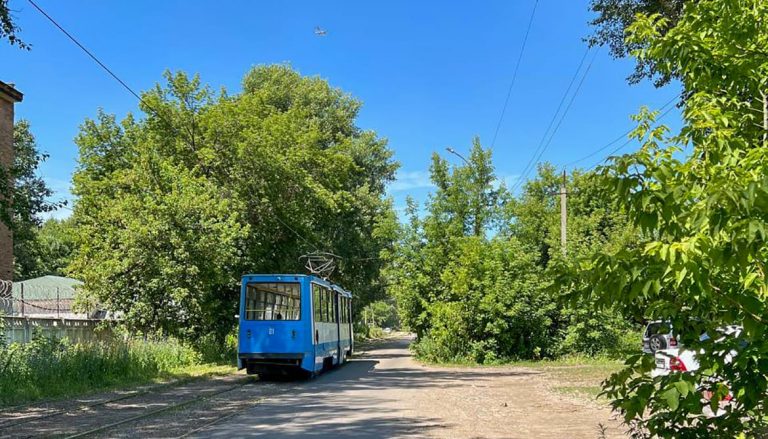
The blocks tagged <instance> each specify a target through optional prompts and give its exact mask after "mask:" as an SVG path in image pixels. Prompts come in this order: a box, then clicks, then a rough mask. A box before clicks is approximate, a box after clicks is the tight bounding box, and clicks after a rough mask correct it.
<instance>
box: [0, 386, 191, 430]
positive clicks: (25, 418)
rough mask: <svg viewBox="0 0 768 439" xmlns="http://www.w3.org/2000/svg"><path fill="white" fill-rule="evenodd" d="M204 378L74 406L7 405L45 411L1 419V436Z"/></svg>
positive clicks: (12, 409) (16, 409) (52, 402)
mask: <svg viewBox="0 0 768 439" xmlns="http://www.w3.org/2000/svg"><path fill="white" fill-rule="evenodd" d="M203 379H205V378H203V377H193V378H182V379H176V380H172V381H169V382H165V383H161V384H155V385H148V386H142V387H139V388H138V389H137V390H132V391H126V392H124V393H122V394H120V395H119V396H117V397H114V398H107V399H102V400H97V401H95V402H90V403H78V404H76V406H75V407H74V408H73V407H71V406H67V407H62V408H49V407H46V406H44V405H47V404H50V405H62V404H66V403H67V401H66V400H48V401H39V402H32V403H28V404H20V405H16V406H10V407H5V408H4V411H5V412H6V413H14V412H15V413H23V411H25V410H34V409H36V408H37V409H39V410H43V412H41V413H32V414H30V415H25V414H21V415H18V416H16V417H10V418H7V419H0V438H1V437H4V436H3V435H2V433H3V430H5V429H8V428H10V427H16V426H21V425H24V424H26V423H28V422H33V421H37V420H42V419H50V418H54V417H57V416H61V415H64V414H68V413H74V412H77V411H83V410H89V409H92V408H96V407H99V406H103V405H107V404H111V403H115V402H120V401H123V400H127V399H131V398H137V397H140V396H144V395H148V394H151V393H153V392H162V391H164V390H166V389H173V388H174V387H178V386H182V385H185V384H188V383H193V382H196V381H201V380H203ZM11 416H12V415H11Z"/></svg>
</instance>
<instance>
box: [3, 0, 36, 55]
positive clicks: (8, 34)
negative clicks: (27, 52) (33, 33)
mask: <svg viewBox="0 0 768 439" xmlns="http://www.w3.org/2000/svg"><path fill="white" fill-rule="evenodd" d="M19 31H20V29H19V27H18V26H17V25H16V23H15V21H14V17H13V10H12V9H11V8H10V7H9V6H8V0H0V39H7V40H8V42H9V43H10V44H11V46H13V45H16V46H19V47H20V48H22V49H29V48H30V46H29V44H27V43H25V42H24V41H22V40H21V38H19Z"/></svg>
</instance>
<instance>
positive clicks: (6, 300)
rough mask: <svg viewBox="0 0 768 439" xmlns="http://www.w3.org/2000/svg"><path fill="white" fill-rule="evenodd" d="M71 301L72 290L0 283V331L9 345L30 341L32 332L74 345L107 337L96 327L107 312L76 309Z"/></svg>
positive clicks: (72, 296)
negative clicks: (66, 340) (66, 339)
mask: <svg viewBox="0 0 768 439" xmlns="http://www.w3.org/2000/svg"><path fill="white" fill-rule="evenodd" d="M74 301H75V299H74V294H73V292H72V290H71V289H69V290H67V289H65V288H60V287H49V286H44V285H25V284H24V283H21V282H20V283H18V284H16V285H14V284H12V283H11V282H9V281H3V280H0V319H2V322H0V331H2V332H3V333H4V336H5V340H6V342H9V343H13V342H19V343H26V342H29V341H30V340H31V339H32V337H33V335H34V334H35V333H41V334H42V335H44V336H55V337H58V338H65V337H66V338H69V339H70V340H71V341H73V342H83V341H92V340H98V339H101V338H104V337H108V336H109V332H110V331H109V329H108V328H107V327H106V326H105V325H101V327H104V329H103V330H101V329H100V325H99V324H100V323H101V322H103V319H104V317H105V315H106V313H105V312H104V311H99V310H96V311H93V312H82V311H79V310H75V309H73V305H74ZM97 329H98V330H97Z"/></svg>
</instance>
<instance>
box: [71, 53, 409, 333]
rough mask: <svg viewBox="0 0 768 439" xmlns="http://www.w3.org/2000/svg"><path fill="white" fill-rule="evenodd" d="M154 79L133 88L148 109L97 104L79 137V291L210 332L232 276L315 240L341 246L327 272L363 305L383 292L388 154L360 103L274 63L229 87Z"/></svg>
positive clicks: (234, 296)
mask: <svg viewBox="0 0 768 439" xmlns="http://www.w3.org/2000/svg"><path fill="white" fill-rule="evenodd" d="M166 81H167V83H166V85H165V86H160V85H158V86H157V87H155V88H154V89H152V90H149V91H147V92H145V93H144V94H143V95H142V103H141V109H142V110H143V111H144V112H145V118H143V119H137V118H135V117H134V116H132V115H129V116H127V117H126V118H125V119H124V120H122V121H120V122H118V121H117V120H116V118H115V117H114V116H111V115H107V114H104V113H99V115H98V117H97V118H96V119H94V120H90V119H89V120H86V121H85V122H84V123H83V125H82V126H81V131H80V134H79V135H78V137H77V139H76V142H77V144H78V146H79V148H80V162H79V167H78V169H77V172H76V174H75V176H74V193H75V195H76V196H77V202H76V205H75V215H74V216H75V218H74V220H75V222H76V231H77V232H76V235H77V238H78V251H77V253H76V256H75V259H74V262H73V264H72V267H71V268H72V269H73V271H74V272H75V273H77V275H78V276H80V277H81V278H82V279H83V280H84V281H85V284H86V285H85V288H84V292H85V293H86V296H85V297H86V298H87V299H86V300H97V301H99V302H101V303H103V304H104V305H105V306H106V307H108V308H110V309H113V310H115V311H122V312H123V313H125V316H126V319H127V321H128V322H130V324H131V325H133V327H135V328H137V329H141V330H162V331H165V332H168V333H171V334H174V335H178V336H181V337H193V336H195V335H200V334H203V333H209V332H215V333H217V334H220V335H222V336H223V334H224V333H226V332H227V331H228V330H230V329H231V328H232V327H233V325H234V323H235V322H234V321H233V320H231V317H229V316H231V315H232V313H234V312H235V310H236V308H237V301H238V291H239V290H238V287H237V285H238V282H239V278H240V276H241V275H242V274H244V273H249V272H265V273H270V272H271V273H279V272H304V268H303V266H302V265H301V263H300V262H299V261H298V257H299V256H300V255H302V254H305V253H308V252H311V251H314V250H323V251H330V252H332V253H334V254H336V255H339V256H341V257H342V259H341V262H340V265H339V268H338V270H337V272H336V273H335V274H334V277H333V278H334V280H336V281H337V282H338V283H340V284H342V285H344V286H345V288H348V289H350V290H352V291H354V292H355V294H356V296H357V297H358V298H359V300H360V301H359V303H360V304H365V303H367V302H369V301H371V300H374V299H376V298H380V297H382V295H383V286H382V284H381V281H380V278H379V269H378V267H379V265H380V264H381V262H380V261H379V260H378V254H379V252H380V250H381V249H382V248H384V247H386V246H387V245H389V242H390V241H391V239H392V237H391V236H387V234H386V233H384V232H381V233H380V232H379V230H380V229H381V224H380V223H382V222H383V221H386V220H387V219H391V218H393V217H394V213H392V208H391V203H390V202H389V201H388V200H386V199H385V196H384V191H385V185H386V183H387V182H388V181H390V180H392V179H393V175H394V171H395V169H396V167H397V164H396V163H395V162H394V161H392V152H391V151H390V150H389V149H388V148H387V146H386V141H385V140H383V139H381V138H379V137H377V136H376V134H375V133H374V132H371V131H364V130H362V129H360V128H358V127H357V126H356V125H355V118H356V117H357V113H358V111H359V108H360V105H361V104H360V102H359V101H357V100H356V99H354V98H352V97H351V96H349V95H348V94H346V93H344V92H342V91H341V90H339V89H336V88H333V87H331V86H330V85H329V84H328V83H327V82H326V81H324V80H322V79H320V78H314V77H303V76H301V75H300V74H299V73H297V72H296V71H294V70H292V69H291V68H290V67H288V66H285V65H272V66H259V67H255V68H253V69H252V70H251V71H249V72H248V73H247V74H246V75H245V77H244V78H243V90H242V92H241V93H238V94H230V93H228V92H227V91H225V90H222V91H220V92H218V93H216V92H214V91H213V90H212V89H211V88H210V87H207V86H204V85H202V84H201V82H200V80H199V78H198V77H196V76H195V77H190V76H188V75H186V74H184V73H181V72H178V73H167V74H166ZM381 230H384V229H381ZM93 237H99V238H98V239H94V238H93Z"/></svg>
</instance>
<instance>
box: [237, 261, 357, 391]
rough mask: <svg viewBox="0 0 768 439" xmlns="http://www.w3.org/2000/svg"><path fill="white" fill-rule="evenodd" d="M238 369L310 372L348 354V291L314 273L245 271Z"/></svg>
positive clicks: (341, 360)
mask: <svg viewBox="0 0 768 439" xmlns="http://www.w3.org/2000/svg"><path fill="white" fill-rule="evenodd" d="M239 317H240V332H239V337H238V338H239V340H238V359H237V366H238V368H239V369H246V370H247V372H248V374H259V375H260V376H262V377H268V376H276V375H288V374H290V373H292V372H301V373H304V374H308V375H310V376H314V375H315V374H317V373H319V372H321V371H323V370H327V369H330V368H331V367H333V366H335V365H339V364H343V363H344V362H346V360H347V358H349V356H350V355H352V349H353V341H352V339H353V333H352V294H351V293H349V292H348V291H345V290H344V289H342V288H341V287H339V286H338V285H334V284H332V283H330V282H328V281H326V280H323V279H321V278H319V277H316V276H309V275H298V274H248V275H245V276H243V279H242V286H241V291H240V316H239Z"/></svg>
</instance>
